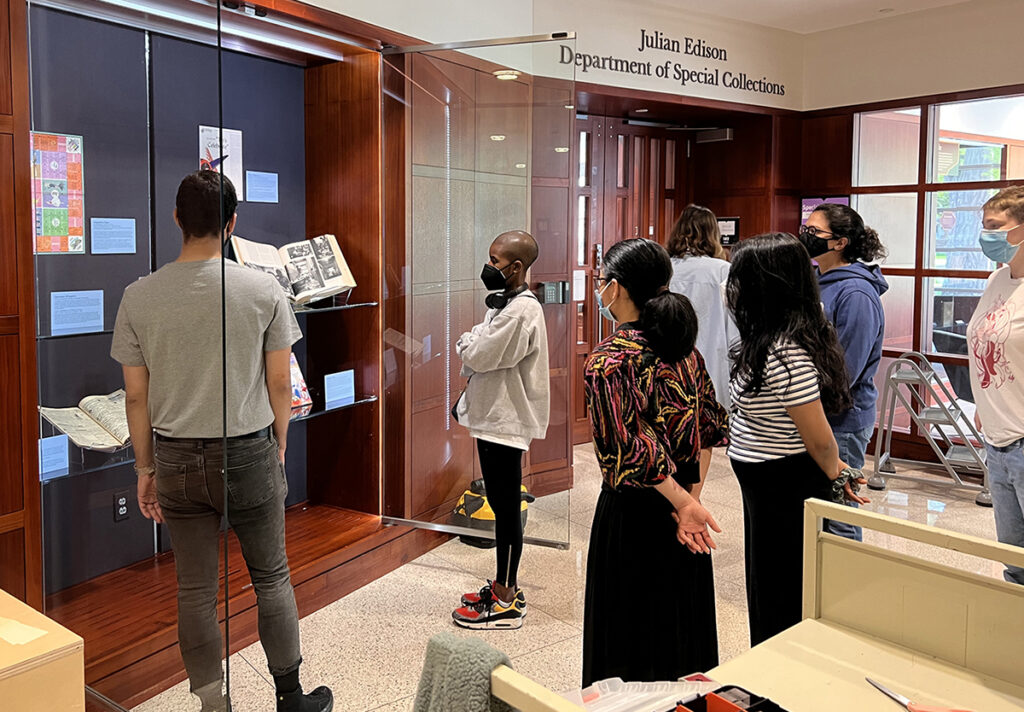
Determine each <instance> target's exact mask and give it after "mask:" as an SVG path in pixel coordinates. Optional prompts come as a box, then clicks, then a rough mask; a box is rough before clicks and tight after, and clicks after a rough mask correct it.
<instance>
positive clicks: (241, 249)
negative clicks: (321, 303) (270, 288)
mask: <svg viewBox="0 0 1024 712" xmlns="http://www.w3.org/2000/svg"><path fill="white" fill-rule="evenodd" d="M231 245H232V247H234V249H235V258H236V259H237V260H238V262H239V263H240V264H243V265H245V266H246V267H251V268H252V269H256V270H259V271H260V272H266V273H268V274H270V275H273V277H274V278H275V279H276V280H277V281H278V283H279V284H280V285H281V288H282V289H283V290H284V291H285V293H286V294H287V295H288V298H289V299H291V300H292V301H293V302H294V303H295V304H306V303H308V302H312V301H316V300H317V299H324V298H326V297H331V296H334V295H335V294H341V293H342V292H347V291H349V290H350V289H352V288H354V287H355V286H356V280H355V279H354V278H353V277H352V271H351V270H349V268H348V263H347V262H345V256H344V255H342V254H341V248H340V247H338V241H337V239H335V237H334V235H320V236H319V237H314V238H313V239H312V240H301V241H299V242H292V243H289V244H287V245H285V246H284V247H282V248H280V249H278V248H276V247H274V246H273V245H267V244H264V243H262V242H253V241H252V240H246V239H245V238H244V237H239V236H238V235H234V236H233V237H232V238H231Z"/></svg>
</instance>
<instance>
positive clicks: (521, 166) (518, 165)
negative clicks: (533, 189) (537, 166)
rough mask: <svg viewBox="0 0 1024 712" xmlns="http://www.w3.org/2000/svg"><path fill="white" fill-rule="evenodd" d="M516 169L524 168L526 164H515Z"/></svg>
mask: <svg viewBox="0 0 1024 712" xmlns="http://www.w3.org/2000/svg"><path fill="white" fill-rule="evenodd" d="M516 168H526V164H525V163H517V164H516Z"/></svg>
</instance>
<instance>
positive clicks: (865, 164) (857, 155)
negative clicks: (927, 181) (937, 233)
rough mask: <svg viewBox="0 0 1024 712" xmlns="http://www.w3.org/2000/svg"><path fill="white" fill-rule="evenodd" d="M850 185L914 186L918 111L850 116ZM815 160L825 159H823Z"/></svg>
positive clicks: (917, 152) (919, 117)
mask: <svg viewBox="0 0 1024 712" xmlns="http://www.w3.org/2000/svg"><path fill="white" fill-rule="evenodd" d="M853 126H854V129H853V131H854V133H853V184H854V185H855V186H858V185H906V184H913V183H917V171H918V155H919V153H920V147H921V110H920V109H917V108H911V109H898V110H888V111H872V112H867V113H862V114H856V115H855V116H854V124H853ZM815 160H827V157H826V156H820V157H816V158H815Z"/></svg>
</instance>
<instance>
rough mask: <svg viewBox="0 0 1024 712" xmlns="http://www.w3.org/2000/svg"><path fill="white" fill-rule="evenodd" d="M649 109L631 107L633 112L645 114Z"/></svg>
mask: <svg viewBox="0 0 1024 712" xmlns="http://www.w3.org/2000/svg"><path fill="white" fill-rule="evenodd" d="M648 111H649V109H633V113H634V114H646V113H647V112H648Z"/></svg>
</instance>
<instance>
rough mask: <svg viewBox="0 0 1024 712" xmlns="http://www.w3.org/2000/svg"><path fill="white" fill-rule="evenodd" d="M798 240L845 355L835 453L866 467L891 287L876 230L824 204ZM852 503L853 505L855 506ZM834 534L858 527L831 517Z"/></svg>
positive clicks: (849, 533)
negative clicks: (848, 399)
mask: <svg viewBox="0 0 1024 712" xmlns="http://www.w3.org/2000/svg"><path fill="white" fill-rule="evenodd" d="M800 242H802V243H803V244H804V247H806V248H807V251H808V252H810V253H811V257H812V258H814V260H815V262H817V263H818V274H819V285H820V287H821V301H822V304H823V305H824V307H825V314H826V315H827V316H828V318H829V321H831V322H832V323H833V324H835V327H836V331H837V332H838V335H839V343H840V344H841V345H842V347H843V351H844V352H845V355H846V370H847V371H848V372H849V374H850V393H851V395H852V396H853V407H852V408H850V409H849V410H848V411H846V412H845V413H841V414H839V415H835V416H830V417H829V423H830V424H831V425H832V432H833V434H834V435H835V438H836V443H838V445H839V457H840V459H842V460H843V461H844V462H845V463H847V464H848V465H849V466H850V467H855V468H858V469H859V468H862V467H864V460H865V458H866V455H867V448H868V441H870V440H871V435H872V432H873V431H874V429H875V405H876V402H877V401H878V390H877V389H876V388H875V382H874V378H875V372H876V371H877V370H878V364H879V362H880V361H881V359H882V340H883V336H884V331H885V314H884V312H883V311H882V300H881V296H882V295H883V294H885V292H886V291H887V290H888V289H889V284H888V283H887V282H886V281H885V278H884V277H883V276H882V271H881V269H880V268H879V267H878V265H877V264H868V263H872V262H876V261H878V260H880V259H882V258H884V257H885V255H886V250H885V247H884V246H883V245H882V243H881V241H880V240H879V239H878V233H877V232H875V231H874V230H872V229H871V228H869V227H867V226H865V225H864V220H863V219H862V218H861V216H860V215H858V214H857V211H856V210H854V209H853V208H849V207H847V206H845V205H834V204H832V203H823V204H822V205H819V206H818V207H817V208H816V209H815V210H814V212H813V213H811V216H810V217H809V218H808V219H807V224H806V225H804V226H803V227H802V228H800ZM854 506H856V505H854ZM828 530H829V531H830V532H832V533H833V534H838V535H839V536H845V537H847V538H850V539H856V540H857V541H860V539H861V531H860V527H854V526H851V525H849V524H842V523H840V522H829V523H828Z"/></svg>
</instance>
